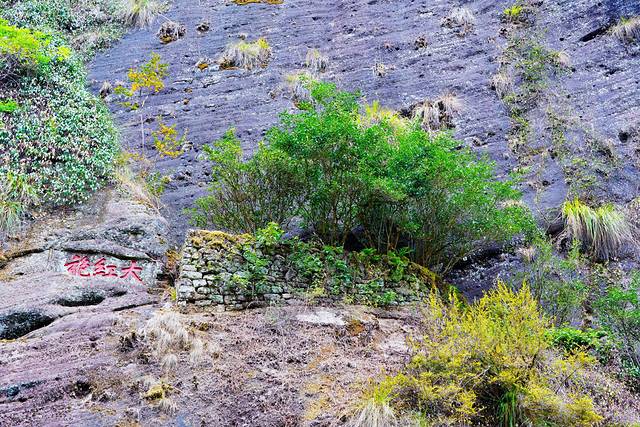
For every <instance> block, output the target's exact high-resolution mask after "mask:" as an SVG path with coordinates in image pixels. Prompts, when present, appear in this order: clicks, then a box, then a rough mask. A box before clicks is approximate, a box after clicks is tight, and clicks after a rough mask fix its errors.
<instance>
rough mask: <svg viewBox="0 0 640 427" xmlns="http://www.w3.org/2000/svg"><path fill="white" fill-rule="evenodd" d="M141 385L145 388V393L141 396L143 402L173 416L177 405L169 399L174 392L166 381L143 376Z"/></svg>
mask: <svg viewBox="0 0 640 427" xmlns="http://www.w3.org/2000/svg"><path fill="white" fill-rule="evenodd" d="M141 383H142V385H143V386H144V387H145V388H146V391H145V392H144V393H143V394H142V397H144V399H145V400H147V401H148V402H149V403H151V404H154V405H156V406H157V408H158V409H160V410H161V411H162V412H165V413H167V414H174V413H175V412H176V411H177V410H178V404H177V403H176V402H175V400H173V399H172V398H171V394H172V393H174V392H175V391H176V389H175V387H173V386H172V385H171V384H170V383H169V382H168V381H167V380H166V379H164V378H160V379H157V380H156V379H154V378H152V377H150V376H145V377H143V378H142V381H141Z"/></svg>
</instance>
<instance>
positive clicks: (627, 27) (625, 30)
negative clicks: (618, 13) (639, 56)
mask: <svg viewBox="0 0 640 427" xmlns="http://www.w3.org/2000/svg"><path fill="white" fill-rule="evenodd" d="M611 34H613V36H615V37H617V38H618V39H619V40H620V41H623V42H632V41H634V40H640V16H632V17H629V18H625V17H622V18H620V21H619V22H618V23H617V24H616V25H614V26H613V27H612V28H611Z"/></svg>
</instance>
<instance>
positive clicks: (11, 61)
mask: <svg viewBox="0 0 640 427" xmlns="http://www.w3.org/2000/svg"><path fill="white" fill-rule="evenodd" d="M68 56H69V51H68V49H65V48H64V46H59V47H58V48H57V49H56V48H55V45H54V43H52V40H51V37H49V36H47V35H46V34H44V33H42V32H40V31H34V30H30V29H28V28H18V27H15V26H13V25H9V23H8V22H7V21H5V20H3V19H0V82H2V81H3V80H6V79H7V78H10V77H11V78H15V77H16V75H19V74H26V73H37V72H42V71H43V69H44V68H45V67H47V66H48V65H49V63H50V62H52V61H54V60H56V59H60V60H65V59H67V57H68Z"/></svg>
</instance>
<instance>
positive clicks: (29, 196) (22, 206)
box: [0, 172, 36, 235]
mask: <svg viewBox="0 0 640 427" xmlns="http://www.w3.org/2000/svg"><path fill="white" fill-rule="evenodd" d="M35 199H36V192H35V189H34V188H33V186H32V185H31V184H30V183H29V181H28V179H27V178H26V177H25V176H23V175H17V174H15V173H13V172H5V173H0V235H2V234H3V233H10V232H11V231H13V230H14V229H15V228H16V227H17V226H18V225H19V224H20V222H21V220H22V217H23V216H24V215H25V213H26V212H27V210H28V208H29V207H30V206H31V205H32V204H33V203H34V202H35Z"/></svg>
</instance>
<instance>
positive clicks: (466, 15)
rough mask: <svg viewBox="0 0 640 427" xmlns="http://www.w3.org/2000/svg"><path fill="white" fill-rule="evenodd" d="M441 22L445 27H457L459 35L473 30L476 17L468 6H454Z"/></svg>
mask: <svg viewBox="0 0 640 427" xmlns="http://www.w3.org/2000/svg"><path fill="white" fill-rule="evenodd" d="M442 23H443V25H444V26H446V27H450V28H459V29H460V35H465V34H468V33H470V32H471V31H472V30H473V27H474V25H475V23H476V18H475V17H474V16H473V12H471V10H470V9H469V8H466V7H456V8H453V9H452V10H451V12H450V13H449V16H447V17H446V18H444V20H443V22H442Z"/></svg>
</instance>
